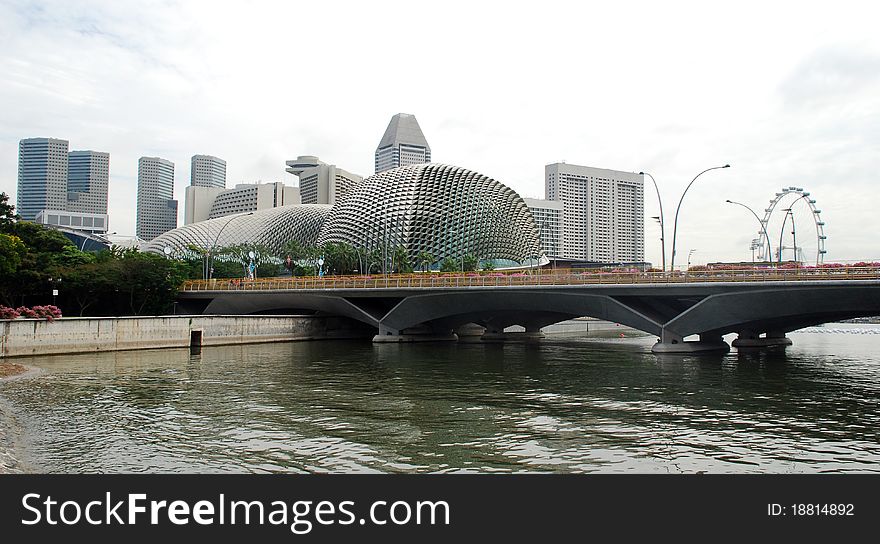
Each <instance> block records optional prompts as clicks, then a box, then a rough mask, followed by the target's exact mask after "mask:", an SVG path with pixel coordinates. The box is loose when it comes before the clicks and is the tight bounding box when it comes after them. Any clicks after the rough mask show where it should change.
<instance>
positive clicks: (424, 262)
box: [416, 250, 434, 272]
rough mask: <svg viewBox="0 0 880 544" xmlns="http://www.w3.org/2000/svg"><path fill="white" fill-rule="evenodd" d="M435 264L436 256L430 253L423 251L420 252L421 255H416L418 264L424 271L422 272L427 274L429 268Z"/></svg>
mask: <svg viewBox="0 0 880 544" xmlns="http://www.w3.org/2000/svg"><path fill="white" fill-rule="evenodd" d="M433 263H434V256H433V255H431V254H430V253H429V252H427V251H425V250H422V251H419V254H418V255H416V264H418V265H419V267H420V268H421V269H422V272H427V271H428V268H429V267H430V266H431V265H432V264H433Z"/></svg>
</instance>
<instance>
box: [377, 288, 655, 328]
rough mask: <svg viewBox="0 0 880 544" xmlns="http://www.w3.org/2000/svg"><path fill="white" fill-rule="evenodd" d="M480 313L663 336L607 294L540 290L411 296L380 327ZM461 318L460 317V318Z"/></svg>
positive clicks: (529, 322)
mask: <svg viewBox="0 0 880 544" xmlns="http://www.w3.org/2000/svg"><path fill="white" fill-rule="evenodd" d="M481 315H494V316H501V320H500V322H504V323H509V324H522V325H526V326H529V325H531V326H533V327H541V326H546V325H549V324H551V323H556V322H558V321H563V320H565V319H570V318H573V317H584V316H585V317H595V318H598V319H605V320H608V321H613V322H615V323H620V324H622V325H627V326H629V327H632V328H634V329H638V330H641V331H644V332H647V333H650V334H656V335H659V334H660V330H661V327H662V325H661V323H658V322H657V321H655V320H653V319H651V318H649V317H647V316H645V315H643V314H641V313H640V312H638V311H636V310H634V309H632V308H630V307H629V306H626V305H625V304H623V303H621V302H619V301H618V300H615V299H614V298H612V297H610V296H607V295H600V294H593V293H572V292H571V291H566V292H558V293H554V292H547V291H546V290H541V291H533V292H528V291H517V292H499V291H493V290H488V291H470V290H466V291H459V292H447V293H428V294H424V295H410V296H407V297H405V298H403V299H402V300H401V301H400V302H399V303H398V304H397V305H396V306H394V307H393V308H392V309H391V310H390V311H388V313H386V314H385V315H384V316H383V317H382V319H381V320H380V322H379V325H380V326H381V327H382V328H383V329H385V330H388V331H402V330H404V329H409V328H414V327H417V326H419V325H422V324H425V323H429V322H445V323H449V324H454V323H456V322H458V323H468V322H471V321H474V320H475V318H479V316H481ZM456 318H457V319H456Z"/></svg>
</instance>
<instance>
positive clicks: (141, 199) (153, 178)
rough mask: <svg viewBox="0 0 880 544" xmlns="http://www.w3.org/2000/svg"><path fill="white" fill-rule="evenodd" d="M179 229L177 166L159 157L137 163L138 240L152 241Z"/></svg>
mask: <svg viewBox="0 0 880 544" xmlns="http://www.w3.org/2000/svg"><path fill="white" fill-rule="evenodd" d="M174 228H177V201H176V200H174V163H173V162H171V161H168V160H165V159H160V158H159V157H141V158H140V160H138V194H137V227H136V232H137V237H138V238H140V239H141V240H145V241H149V240H152V239H153V238H155V237H156V236H159V235H160V234H162V233H163V232H167V231H169V230H171V229H174Z"/></svg>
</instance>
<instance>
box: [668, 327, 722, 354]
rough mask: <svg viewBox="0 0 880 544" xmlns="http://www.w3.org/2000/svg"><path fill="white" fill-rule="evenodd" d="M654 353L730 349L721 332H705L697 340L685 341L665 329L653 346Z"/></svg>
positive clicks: (714, 351) (706, 351) (711, 351)
mask: <svg viewBox="0 0 880 544" xmlns="http://www.w3.org/2000/svg"><path fill="white" fill-rule="evenodd" d="M651 351H653V352H654V353H718V352H727V351H730V346H729V345H727V342H725V341H724V340H723V339H722V338H721V335H720V334H716V333H704V334H701V335H700V340H699V341H697V342H685V341H684V338H682V337H681V336H679V335H677V334H673V333H670V332H667V331H665V330H664V331H663V332H662V333H661V336H660V341H658V342H657V343H656V344H654V346H653V347H652V348H651Z"/></svg>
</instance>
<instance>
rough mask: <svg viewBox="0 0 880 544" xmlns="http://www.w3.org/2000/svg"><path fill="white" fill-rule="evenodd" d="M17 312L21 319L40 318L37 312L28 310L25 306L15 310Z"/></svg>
mask: <svg viewBox="0 0 880 544" xmlns="http://www.w3.org/2000/svg"><path fill="white" fill-rule="evenodd" d="M15 311H16V312H18V315H19V316H21V317H29V318H36V317H39V316H38V315H37V312H35V311H33V310H32V309H30V308H27V307H25V306H19V307H18V308H16V309H15Z"/></svg>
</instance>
